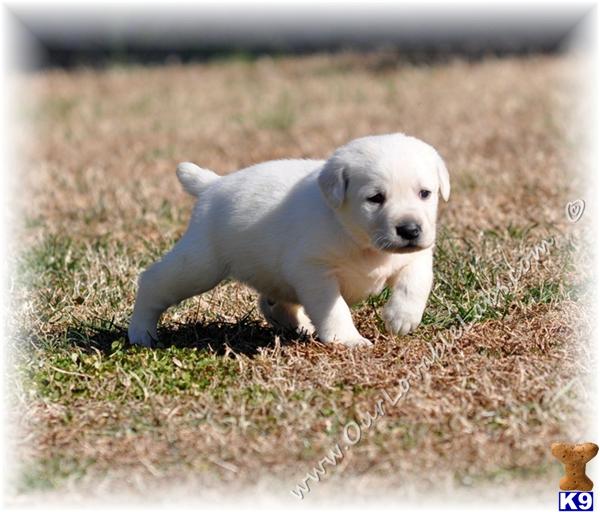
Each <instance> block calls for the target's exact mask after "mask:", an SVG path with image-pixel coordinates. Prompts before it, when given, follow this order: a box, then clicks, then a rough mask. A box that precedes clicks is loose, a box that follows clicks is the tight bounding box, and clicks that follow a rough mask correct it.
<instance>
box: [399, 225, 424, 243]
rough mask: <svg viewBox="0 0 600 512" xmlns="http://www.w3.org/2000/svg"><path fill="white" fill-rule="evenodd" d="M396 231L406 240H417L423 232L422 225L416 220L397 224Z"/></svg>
mask: <svg viewBox="0 0 600 512" xmlns="http://www.w3.org/2000/svg"><path fill="white" fill-rule="evenodd" d="M396 233H397V235H398V236H400V237H402V238H404V240H416V239H417V238H419V235H420V234H421V226H420V225H419V224H417V223H416V222H406V223H405V224H398V225H397V226H396Z"/></svg>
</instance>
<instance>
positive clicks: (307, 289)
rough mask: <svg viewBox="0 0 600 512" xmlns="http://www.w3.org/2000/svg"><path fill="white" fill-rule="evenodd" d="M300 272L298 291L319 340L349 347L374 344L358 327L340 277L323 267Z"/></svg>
mask: <svg viewBox="0 0 600 512" xmlns="http://www.w3.org/2000/svg"><path fill="white" fill-rule="evenodd" d="M300 274H301V277H300V278H299V279H298V283H297V284H296V286H295V288H296V293H297V294H298V298H299V300H300V303H301V304H302V305H303V306H304V310H305V311H306V314H307V315H308V317H309V318H310V320H311V322H312V323H313V325H314V326H315V329H316V331H317V334H318V335H319V339H320V340H321V341H322V342H324V343H341V344H343V345H346V346H347V347H357V346H361V345H362V346H368V345H371V342H370V341H369V340H368V339H366V338H363V337H362V336H361V335H360V333H359V332H358V331H357V330H356V327H354V322H353V321H352V315H351V314H350V308H349V307H348V304H346V301H345V300H344V299H343V297H342V295H341V293H340V287H339V284H338V282H337V280H336V279H335V278H334V277H332V276H330V275H328V274H327V272H324V271H323V269H321V268H313V267H311V268H307V269H304V271H303V272H301V273H300Z"/></svg>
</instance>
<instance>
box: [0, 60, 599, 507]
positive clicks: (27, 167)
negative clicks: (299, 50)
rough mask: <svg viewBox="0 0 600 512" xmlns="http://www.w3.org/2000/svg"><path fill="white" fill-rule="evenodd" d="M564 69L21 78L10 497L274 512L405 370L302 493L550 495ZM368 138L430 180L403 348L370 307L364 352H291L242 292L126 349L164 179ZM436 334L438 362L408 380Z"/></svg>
mask: <svg viewBox="0 0 600 512" xmlns="http://www.w3.org/2000/svg"><path fill="white" fill-rule="evenodd" d="M574 67H575V64H574V62H573V61H572V60H570V58H568V57H531V58H523V59H505V60H495V59H490V60H484V61H480V62H476V63H465V62H460V61H456V62H451V63H447V64H438V65H433V66H411V65H401V64H398V63H397V62H395V61H392V60H389V59H387V58H384V57H381V56H376V55H375V56H357V55H341V56H338V57H330V56H313V57H303V58H280V59H275V60H273V59H259V60H256V61H242V60H224V61H215V62H212V63H208V64H204V65H200V64H199V65H190V66H169V67H157V68H143V67H114V68H110V69H107V70H104V71H92V70H77V71H72V72H63V71H48V72H44V73H36V74H32V75H29V76H25V77H22V78H21V79H20V80H19V84H18V86H19V88H20V90H21V91H22V97H23V98H27V100H26V101H23V102H22V104H21V106H20V108H21V111H22V116H21V121H20V122H19V124H18V126H17V127H16V128H17V132H18V136H19V149H20V151H21V152H22V154H23V155H24V158H23V160H24V161H23V166H22V168H23V170H22V172H21V173H20V180H21V184H20V187H22V188H21V189H25V190H26V193H20V194H18V196H16V197H15V198H14V199H13V211H15V212H16V211H20V212H22V213H21V214H20V215H15V216H14V223H13V225H12V229H13V231H14V239H13V246H12V247H11V248H10V251H11V255H12V262H13V265H14V271H13V272H12V276H13V278H12V281H11V283H10V286H11V291H12V295H11V296H12V311H13V313H12V316H11V319H10V324H11V325H10V329H11V332H12V341H11V345H12V347H13V350H12V351H11V368H14V370H11V371H10V372H9V376H10V383H11V384H10V387H11V389H13V390H14V393H12V396H11V403H10V407H9V410H10V412H11V417H12V419H13V420H14V428H13V430H12V431H11V433H10V436H11V437H10V441H9V442H10V444H11V446H13V447H14V452H15V458H16V460H17V462H18V466H16V467H18V471H16V472H15V475H14V477H13V480H12V482H11V485H12V494H13V496H15V499H32V498H31V497H32V496H33V497H35V496H39V493H50V494H52V493H67V494H68V493H70V494H82V495H84V494H85V495H95V494H96V495H107V494H109V493H115V492H121V491H123V492H124V491H126V490H129V491H133V492H135V493H137V494H138V495H139V496H146V497H148V496H150V495H152V493H153V492H156V491H157V490H158V489H164V488H167V487H168V486H170V485H171V484H174V483H176V484H177V485H183V486H185V485H189V486H191V487H189V488H190V489H193V491H192V492H208V491H209V490H211V489H218V488H219V486H220V485H221V484H223V483H226V484H227V485H228V486H229V488H230V489H245V488H247V486H259V485H260V483H261V482H263V481H270V482H273V484H272V485H271V487H269V492H270V493H273V494H278V495H279V496H280V497H281V498H282V499H284V500H287V499H292V500H295V498H293V497H292V496H291V495H290V493H289V491H290V490H292V489H294V488H295V487H296V485H297V484H298V483H299V482H301V481H302V480H303V479H304V477H305V476H306V473H307V471H309V470H311V468H313V466H315V464H317V463H318V461H319V460H320V459H322V458H323V457H324V456H326V455H328V453H329V451H330V450H331V448H332V447H333V446H334V444H335V443H336V442H338V441H339V440H340V439H341V438H342V437H343V431H344V425H345V424H346V423H347V422H348V421H351V420H354V419H359V418H360V417H361V414H362V413H364V412H365V411H373V410H374V408H375V406H376V403H377V400H378V398H379V397H380V396H381V392H382V390H388V391H389V392H390V394H392V393H393V392H394V390H395V389H396V388H397V385H398V381H399V379H401V378H403V377H405V378H406V377H408V378H410V379H411V386H410V390H409V392H407V393H406V396H405V397H403V399H402V401H401V402H399V404H398V405H397V406H396V407H386V410H385V415H383V416H382V417H380V418H378V419H377V421H376V423H375V425H374V426H373V427H372V428H371V429H369V430H368V431H365V432H364V435H363V439H362V440H361V442H360V443H358V444H356V445H355V446H353V447H352V448H351V449H349V450H348V451H347V452H346V453H345V456H344V457H343V460H341V461H339V462H338V464H337V466H336V467H330V468H329V469H328V471H327V475H326V477H325V478H324V479H323V480H324V481H323V482H321V483H319V484H316V483H313V484H312V485H311V487H314V489H313V491H312V494H311V496H310V497H309V498H308V499H312V498H313V496H315V497H316V496H317V495H321V496H324V495H326V494H327V493H328V492H330V491H331V490H332V489H343V490H344V496H346V497H348V496H352V495H353V494H360V493H361V492H366V491H367V489H368V490H370V491H371V492H372V491H373V489H380V488H388V489H390V488H394V489H396V490H398V489H401V490H402V489H409V488H410V489H416V490H417V491H418V490H428V491H427V492H430V490H431V486H432V485H434V486H436V487H437V488H441V487H444V488H456V489H461V488H471V487H478V486H482V487H483V486H486V485H491V486H494V485H498V484H499V483H507V482H510V483H511V485H513V486H514V488H515V489H518V490H523V489H526V488H527V489H530V490H533V489H536V485H537V486H541V488H542V489H544V490H546V489H552V492H553V494H552V497H553V498H552V499H554V498H555V497H556V495H555V494H554V489H555V488H556V482H555V479H556V477H557V475H558V473H559V467H558V465H557V464H556V463H555V462H553V461H552V457H551V454H550V451H549V444H550V443H551V442H553V441H555V440H563V439H564V440H571V439H573V440H577V439H579V436H580V435H581V433H582V432H584V431H585V429H586V425H587V424H586V414H583V413H582V411H584V410H586V403H585V400H587V396H586V394H585V379H586V375H587V373H588V371H589V364H590V363H589V357H588V350H589V338H590V332H591V321H590V308H589V304H590V290H589V289H588V288H587V287H586V286H585V285H586V283H587V282H588V281H589V280H590V278H591V276H590V272H591V270H589V269H590V264H589V262H590V258H591V256H590V252H589V250H588V247H587V246H586V242H585V241H586V240H587V239H588V235H587V230H588V228H589V223H588V221H587V216H584V217H583V218H582V219H581V220H580V221H579V222H578V223H576V224H573V223H570V222H569V221H568V220H567V219H566V216H565V210H564V207H565V204H566V203H567V202H568V201H570V200H573V199H575V198H578V197H583V196H584V195H585V192H586V190H585V188H584V182H583V179H582V177H581V176H580V175H579V174H578V171H579V170H580V169H581V162H580V160H579V159H578V155H577V152H576V149H577V141H578V140H579V138H580V136H581V133H579V132H578V131H577V129H575V126H574V125H573V124H572V120H573V119H572V113H573V112H576V111H578V109H579V108H580V107H579V106H578V103H577V93H576V87H575V86H576V85H577V84H576V83H575V79H574V78H573V76H574V75H573V69H574ZM391 131H403V132H406V133H409V134H413V135H416V136H418V137H420V138H422V139H424V140H426V141H427V142H429V143H431V144H432V145H434V146H435V147H436V148H438V150H439V151H440V153H441V154H442V156H443V157H444V158H445V160H446V163H447V165H448V169H449V171H450V175H451V182H452V195H451V198H450V202H449V203H448V204H445V205H444V206H443V207H442V209H441V212H440V229H439V232H438V244H437V248H436V260H435V285H434V290H433V293H432V295H431V298H430V301H429V304H428V307H427V309H426V313H425V317H424V321H423V324H422V325H421V326H420V327H419V329H418V330H417V331H416V332H414V333H413V334H411V335H409V336H399V337H394V336H390V335H388V334H386V333H385V331H384V330H383V327H382V322H381V319H380V316H379V311H380V309H379V308H380V306H381V304H382V303H383V302H384V300H385V295H386V294H385V292H384V294H382V296H380V297H374V298H372V299H371V300H369V301H367V302H365V303H363V304H361V305H359V306H357V307H355V308H354V309H353V315H354V318H355V321H356V324H357V326H358V328H359V330H360V331H361V333H362V334H363V335H365V336H367V337H369V338H370V339H372V340H373V341H374V342H375V346H374V348H372V349H360V350H357V351H348V350H345V349H343V348H339V347H329V346H323V345H320V344H318V343H316V342H314V341H310V340H305V339H299V340H295V339H290V338H289V336H285V335H284V334H283V333H277V332H274V331H273V330H271V329H270V328H269V327H268V326H267V324H266V322H264V321H263V320H262V319H261V317H260V316H259V315H258V312H257V307H256V294H255V293H254V292H253V291H252V290H250V289H247V288H246V287H244V286H241V285H239V284H236V283H233V282H228V283H226V284H224V285H222V286H221V287H219V288H218V289H216V290H213V291H212V292H210V293H207V294H205V295H204V296H202V297H197V298H195V299H192V300H189V301H186V302H185V303H183V304H181V305H180V306H178V307H176V308H174V309H172V310H170V311H169V312H168V313H167V314H166V315H165V317H164V319H163V324H162V330H161V337H162V345H163V347H162V348H161V349H158V350H154V351H151V350H146V349H140V348H131V347H128V346H127V343H126V337H125V329H126V326H127V321H128V317H129V315H130V313H131V310H132V306H133V299H134V293H135V279H136V276H137V274H138V273H139V272H140V270H141V269H143V268H144V267H145V266H147V265H148V264H149V263H150V262H151V261H153V260H154V259H156V258H157V257H158V256H159V255H161V254H162V253H163V252H164V251H165V250H167V249H168V248H169V247H170V246H171V245H172V244H173V242H174V241H175V240H176V239H177V238H178V237H179V236H180V235H181V234H182V232H183V230H184V229H185V226H186V222H187V219H188V216H189V214H190V211H191V207H192V201H191V198H189V197H188V196H186V195H185V194H184V193H183V192H182V191H181V190H180V188H179V184H178V183H177V180H176V178H175V175H174V170H175V166H176V164H177V163H178V162H180V161H184V160H191V161H194V162H197V163H198V164H200V165H202V166H204V167H208V168H212V169H215V170H217V171H218V172H221V173H228V172H231V171H234V170H236V169H238V168H240V167H243V166H246V165H249V164H252V163H255V162H258V161H261V160H266V159H274V158H280V157H316V158H324V157H326V156H327V155H328V154H329V153H330V152H331V151H332V150H333V149H334V148H335V147H337V146H339V145H341V144H343V143H345V142H346V141H348V140H350V139H351V138H353V137H357V136H361V135H365V134H372V133H384V132H391ZM549 240H550V241H551V242H550V243H549V244H546V245H544V244H545V243H546V242H547V241H549ZM540 244H541V245H540ZM536 247H537V248H540V247H543V248H544V249H543V250H542V251H541V252H540V251H538V257H532V256H531V254H532V253H531V251H532V250H534V249H535V248H536ZM498 290H501V292H498ZM463 323H464V324H465V325H467V326H468V329H465V330H464V333H463V335H462V336H454V334H453V333H455V332H456V327H457V326H459V325H461V324H463ZM440 336H441V337H445V338H447V339H451V340H452V343H451V345H450V347H449V348H448V350H446V351H445V353H444V354H442V355H441V357H438V358H436V359H435V360H433V361H431V362H430V364H429V365H427V367H426V368H425V370H424V371H420V372H419V373H418V374H415V372H414V369H415V367H417V366H418V365H419V364H420V362H421V361H422V359H423V358H424V357H426V356H428V355H429V354H430V352H431V347H432V346H437V344H439V339H440ZM421 370H423V368H421ZM577 400H581V402H579V405H577V403H578V402H577ZM434 482H435V483H434ZM328 489H329V491H328ZM230 492H233V491H230ZM532 492H533V491H532Z"/></svg>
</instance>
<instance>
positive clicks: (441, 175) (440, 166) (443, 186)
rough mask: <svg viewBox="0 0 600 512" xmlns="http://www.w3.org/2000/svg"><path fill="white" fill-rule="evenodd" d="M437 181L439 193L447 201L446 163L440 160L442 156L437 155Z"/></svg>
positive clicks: (448, 178)
mask: <svg viewBox="0 0 600 512" xmlns="http://www.w3.org/2000/svg"><path fill="white" fill-rule="evenodd" d="M437 173H438V181H439V183H440V194H442V197H443V198H444V201H448V198H449V197H450V176H449V175H448V169H447V168H446V164H445V163H444V161H443V160H442V157H441V156H439V155H438V163H437Z"/></svg>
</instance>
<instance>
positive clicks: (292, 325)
mask: <svg viewBox="0 0 600 512" xmlns="http://www.w3.org/2000/svg"><path fill="white" fill-rule="evenodd" d="M258 306H259V308H260V311H261V313H262V314H263V315H264V317H265V318H266V319H267V321H268V322H269V323H270V324H271V325H272V326H273V327H277V328H280V329H285V330H289V331H294V332H296V333H298V334H307V335H311V334H313V332H314V331H315V328H314V327H313V325H312V323H311V321H310V319H309V318H308V316H307V315H306V313H305V312H304V308H303V307H302V306H300V304H292V303H291V302H274V301H271V300H269V299H268V298H267V297H265V296H264V295H261V296H260V297H259V299H258Z"/></svg>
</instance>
